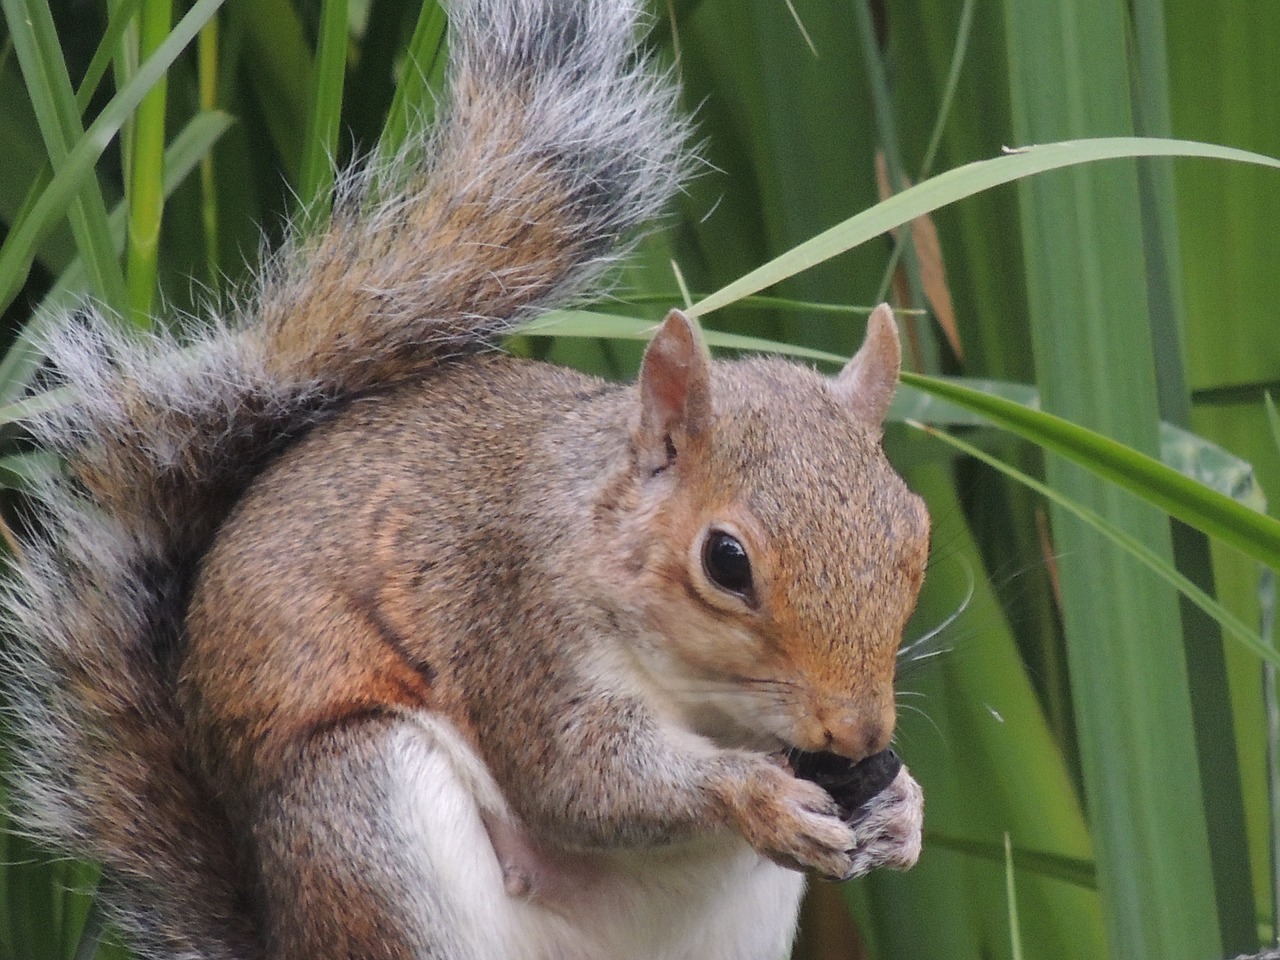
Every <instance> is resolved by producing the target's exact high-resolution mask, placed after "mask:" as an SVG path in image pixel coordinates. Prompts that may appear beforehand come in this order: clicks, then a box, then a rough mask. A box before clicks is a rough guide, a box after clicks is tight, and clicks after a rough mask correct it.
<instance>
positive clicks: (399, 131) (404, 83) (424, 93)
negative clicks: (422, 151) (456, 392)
mask: <svg viewBox="0 0 1280 960" xmlns="http://www.w3.org/2000/svg"><path fill="white" fill-rule="evenodd" d="M447 22H448V21H447V18H446V17H445V14H444V9H443V8H442V7H441V6H440V4H439V2H438V0H427V2H426V3H424V4H423V5H422V11H421V12H420V13H419V14H418V22H417V24H416V25H415V26H414V29H413V38H412V39H411V40H410V41H409V49H408V51H407V53H406V56H405V66H404V74H403V75H402V76H401V77H400V83H399V84H398V85H397V86H396V93H395V97H394V99H393V100H392V101H391V109H390V111H388V113H387V122H386V125H385V126H384V127H383V129H382V136H381V138H380V139H379V141H378V149H379V151H380V152H381V153H382V154H383V155H384V156H388V155H391V154H393V153H395V152H396V151H397V150H398V149H400V146H401V144H403V143H404V139H405V137H406V136H407V135H408V133H409V131H410V130H411V129H420V128H421V127H423V126H425V125H426V124H429V123H430V122H431V120H432V117H433V116H434V114H435V106H436V103H435V99H434V98H433V97H432V96H431V93H430V91H431V90H432V89H433V88H435V89H438V87H439V85H440V82H441V77H442V76H443V74H444V65H445V62H446V58H445V55H444V54H445V49H446V47H445V39H446V32H445V26H446V24H447Z"/></svg>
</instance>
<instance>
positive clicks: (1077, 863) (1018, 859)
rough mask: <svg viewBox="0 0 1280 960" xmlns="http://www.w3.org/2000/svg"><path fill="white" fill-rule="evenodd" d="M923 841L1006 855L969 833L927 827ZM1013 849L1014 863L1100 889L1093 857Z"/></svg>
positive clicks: (986, 856)
mask: <svg viewBox="0 0 1280 960" xmlns="http://www.w3.org/2000/svg"><path fill="white" fill-rule="evenodd" d="M924 842H925V844H926V845H927V846H939V847H946V848H947V849H948V850H955V851H958V852H959V853H964V854H968V855H969V856H971V857H981V858H982V859H983V860H988V861H990V862H992V863H1002V862H1004V859H1005V851H1004V850H1002V849H1001V848H1000V847H998V846H997V845H996V844H994V843H988V842H987V841H985V840H970V839H968V838H966V837H954V836H951V835H950V834H945V833H937V832H936V831H933V830H926V831H925V835H924ZM1011 853H1012V856H1013V863H1014V865H1015V866H1017V868H1018V869H1019V870H1025V871H1027V873H1034V874H1038V875H1039V876H1042V877H1049V878H1051V879H1054V880H1062V881H1065V882H1066V883H1069V884H1071V885H1072V886H1075V887H1079V888H1080V889H1082V890H1094V891H1096V890H1097V889H1098V874H1097V871H1096V870H1095V869H1094V865H1093V861H1091V860H1082V859H1080V858H1079V857H1064V856H1062V855H1061V854H1058V853H1046V852H1045V851H1043V850H1027V849H1025V848H1022V847H1013V848H1012V851H1011Z"/></svg>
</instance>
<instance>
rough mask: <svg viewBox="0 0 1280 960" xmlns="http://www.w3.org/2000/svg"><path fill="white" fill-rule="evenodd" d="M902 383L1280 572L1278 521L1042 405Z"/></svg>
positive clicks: (931, 382) (908, 378)
mask: <svg viewBox="0 0 1280 960" xmlns="http://www.w3.org/2000/svg"><path fill="white" fill-rule="evenodd" d="M902 380H903V383H906V384H908V385H910V386H912V387H916V388H918V389H920V390H923V391H925V392H926V393H930V394H933V395H934V396H938V397H942V398H944V399H946V400H948V401H950V402H952V403H954V404H956V405H957V406H961V407H966V408H968V409H970V410H973V411H975V412H977V413H980V414H982V415H983V416H984V417H986V418H987V419H988V420H989V421H990V422H991V423H994V424H995V425H997V426H999V427H1003V428H1004V429H1006V430H1009V431H1011V432H1012V433H1016V434H1017V435H1018V436H1020V437H1022V438H1024V439H1026V440H1030V441H1032V442H1033V443H1036V444H1038V445H1040V446H1041V447H1043V448H1044V449H1046V450H1049V451H1051V452H1053V453H1056V454H1059V455H1060V456H1063V457H1065V458H1067V459H1068V460H1071V461H1072V462H1073V463H1076V464H1078V465H1079V466H1081V467H1084V468H1085V469H1087V470H1089V471H1091V472H1092V473H1094V474H1095V475H1097V476H1098V477H1101V478H1102V479H1104V480H1109V481H1111V482H1113V483H1116V484H1117V485H1119V486H1120V487H1123V488H1124V489H1126V490H1128V491H1129V492H1131V493H1133V494H1134V495H1136V496H1138V497H1141V498H1142V499H1143V500H1146V501H1147V502H1148V503H1150V504H1153V505H1154V506H1156V507H1159V508H1160V509H1161V510H1163V511H1165V512H1167V513H1168V514H1169V515H1170V516H1174V517H1177V518H1178V519H1179V520H1182V521H1184V522H1186V523H1189V524H1190V525H1191V526H1193V527H1195V528H1196V529H1197V530H1203V531H1204V532H1205V533H1207V534H1209V535H1210V536H1212V537H1216V538H1218V539H1219V540H1222V541H1223V542H1224V543H1228V544H1230V545H1231V546H1233V547H1235V548H1236V549H1238V550H1240V551H1242V552H1243V553H1246V554H1248V555H1249V556H1251V557H1253V558H1254V559H1256V560H1258V561H1260V562H1261V563H1265V564H1266V565H1267V566H1269V567H1271V568H1272V569H1277V570H1280V521H1277V520H1275V519H1274V518H1272V517H1269V516H1267V515H1266V514H1261V513H1258V512H1256V511H1254V510H1250V509H1249V508H1248V507H1245V506H1243V505H1241V504H1239V503H1236V502H1235V501H1234V500H1232V499H1231V498H1230V497H1227V496H1224V495H1223V494H1221V493H1218V492H1217V491H1214V490H1210V489H1209V488H1207V487H1205V486H1204V485H1203V484H1200V483H1197V482H1196V481H1194V480H1191V479H1189V478H1187V477H1184V476H1183V475H1182V474H1180V473H1178V472H1177V471H1176V470H1172V469H1170V468H1169V467H1166V466H1165V465H1164V464H1162V463H1160V462H1159V461H1158V460H1155V459H1154V458H1152V457H1149V456H1147V455H1146V454H1144V453H1140V452H1138V451H1136V450H1134V449H1132V448H1131V447H1127V446H1125V445H1124V444H1121V443H1118V442H1116V441H1115V440H1111V439H1110V438H1108V437H1104V436H1102V435H1101V434H1099V433H1096V432H1094V431H1092V430H1089V429H1088V428H1086V427H1082V426H1080V425H1078V424H1075V423H1071V422H1070V421H1067V420H1064V419H1062V418H1061V417H1056V416H1054V415H1053V414H1051V413H1046V412H1044V411H1040V410H1029V409H1027V408H1026V407H1023V406H1021V405H1020V404H1017V403H1013V402H1012V401H1009V400H1004V399H1002V398H1000V397H996V396H992V395H990V394H986V393H982V392H980V391H977V390H969V389H966V388H965V387H962V386H959V385H958V384H956V383H954V382H948V381H945V380H939V379H934V378H930V377H921V376H918V375H916V374H903V377H902Z"/></svg>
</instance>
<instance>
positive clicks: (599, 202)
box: [4, 0, 685, 958]
mask: <svg viewBox="0 0 1280 960" xmlns="http://www.w3.org/2000/svg"><path fill="white" fill-rule="evenodd" d="M638 8H639V2H638V0H452V2H451V3H450V4H449V10H450V19H451V56H452V68H451V83H450V101H449V105H448V107H447V109H446V111H445V115H444V119H443V120H442V121H441V123H440V124H439V125H438V126H437V127H436V129H435V131H434V132H432V133H429V134H428V133H423V134H422V135H421V136H419V137H417V138H416V139H411V140H410V142H409V144H408V145H407V146H406V147H405V148H404V149H403V150H402V151H401V152H400V153H399V155H398V156H396V157H395V158H394V159H391V160H387V161H378V162H375V163H371V164H368V165H365V166H362V167H359V168H357V169H355V170H354V171H351V172H348V173H347V174H345V175H344V176H343V177H342V178H340V185H339V187H338V190H337V195H336V198H335V203H334V213H333V216H332V219H331V221H330V222H329V223H328V224H327V225H326V226H324V227H322V228H320V229H318V230H316V231H314V232H312V233H310V234H306V235H299V236H296V237H294V238H293V239H291V240H290V241H288V242H287V243H286V244H285V246H284V248H283V249H282V250H281V251H280V252H279V253H278V254H277V255H275V256H274V257H273V258H272V260H271V262H270V263H269V265H268V266H267V267H266V268H265V269H264V271H263V273H262V275H261V279H260V282H259V284H258V286H257V289H256V292H255V293H253V295H251V296H249V297H247V298H246V299H245V300H244V301H243V302H242V303H241V304H240V305H239V306H238V307H236V308H235V309H234V310H233V311H232V313H231V315H230V316H229V317H228V318H226V319H224V320H220V321H217V322H215V323H212V324H209V325H206V326H202V328H201V329H199V330H196V329H192V330H188V331H185V333H186V334H187V336H184V337H181V338H170V337H168V336H166V335H163V334H153V335H148V336H145V337H143V336H138V335H134V334H132V333H124V332H121V331H120V330H118V329H117V327H116V325H115V324H114V323H113V322H112V321H111V320H109V319H107V318H103V317H100V316H97V315H95V314H93V313H92V312H89V313H88V314H87V315H81V316H79V317H77V318H75V319H68V320H67V321H66V322H65V323H64V324H62V325H61V326H60V327H59V329H58V330H57V331H56V332H55V333H54V334H52V335H51V337H50V339H49V342H48V344H47V349H48V352H49V355H50V358H51V361H52V367H51V369H52V371H53V373H52V376H53V377H54V378H56V380H57V381H58V382H59V383H61V384H63V385H65V386H66V388H67V393H68V394H69V399H68V400H67V402H66V403H64V404H63V405H61V406H59V407H58V408H57V409H56V410H55V411H53V412H52V413H50V414H47V415H44V416H42V417H40V418H39V419H37V420H36V421H35V422H34V423H33V424H32V431H33V434H34V436H35V438H36V440H37V441H38V442H39V443H40V444H41V446H43V447H44V448H45V449H48V450H50V451H52V452H55V453H57V454H59V455H61V456H62V457H64V458H65V460H66V461H67V464H68V471H67V477H66V478H65V479H62V478H53V479H50V480H48V481H47V482H46V483H45V484H44V485H43V487H42V488H41V489H39V490H38V491H37V493H38V496H37V498H36V499H37V500H38V502H39V503H40V504H41V506H40V508H39V512H38V514H37V515H36V516H34V517H33V518H32V523H31V528H32V530H33V531H35V532H34V533H33V534H32V535H31V537H30V538H29V539H28V542H26V543H24V544H23V557H22V559H21V561H20V562H19V563H18V564H16V566H15V569H14V570H13V575H12V576H11V578H10V584H9V586H8V587H7V592H6V596H5V599H4V605H5V609H6V613H7V619H8V624H9V628H10V632H11V633H12V634H13V635H14V636H15V637H16V640H15V643H14V646H13V650H12V653H11V655H10V659H11V663H10V670H9V672H10V674H11V675H13V676H15V677H17V678H18V679H17V681H16V682H11V683H10V684H9V689H8V693H9V696H10V697H11V702H12V704H13V707H12V710H13V717H14V719H15V726H16V728H17V731H18V734H19V736H20V738H21V745H20V748H19V750H18V751H17V753H18V762H19V765H20V769H19V773H18V782H17V790H16V793H17V812H18V815H19V816H20V818H21V822H22V823H23V824H24V825H25V827H26V828H27V829H29V830H30V831H32V832H33V833H35V834H36V835H38V836H39V837H40V838H41V839H43V840H44V841H45V842H47V843H50V844H52V845H53V846H54V847H56V848H57V849H59V850H60V851H63V852H66V853H69V854H72V855H76V856H87V857H92V858H95V859H98V860H100V861H102V862H103V863H104V865H105V873H104V884H103V888H102V891H103V892H102V900H103V902H104V903H106V904H107V906H108V907H109V908H110V909H111V911H112V915H113V917H114V918H115V919H116V920H117V922H119V923H120V924H121V925H122V927H123V928H124V929H125V930H126V931H127V932H128V933H129V935H130V936H131V939H132V940H133V942H134V943H135V944H136V945H138V946H139V947H140V948H141V949H143V950H144V951H147V952H149V953H150V954H152V955H157V956H159V955H164V956H182V957H197V956H198V957H227V958H231V957H238V958H246V957H255V956H262V955H264V951H265V950H266V949H267V948H266V947H265V946H264V945H263V940H262V931H261V930H260V929H259V924H260V919H259V918H258V916H257V914H256V912H255V909H254V908H253V906H252V904H251V903H249V902H248V901H247V896H248V895H247V894H246V893H245V892H244V891H245V890H246V889H247V885H246V882H245V878H244V877H241V876H238V875H237V870H238V869H239V868H238V866H237V864H238V862H239V861H238V860H237V855H236V851H235V850H233V849H231V848H230V845H229V842H228V840H227V828H226V817H225V813H224V811H222V810H221V809H220V807H219V805H218V803H217V802H215V801H214V800H212V799H211V798H210V796H209V795H208V792H207V790H206V789H205V787H204V786H203V785H202V783H201V780H200V778H199V776H198V775H196V773H195V772H194V767H193V764H192V759H191V756H190V754H189V751H188V748H187V747H186V746H185V745H184V741H183V734H182V726H183V718H182V714H181V710H180V709H179V706H178V704H177V702H176V700H175V689H176V684H177V670H178V667H177V664H178V660H179V651H180V648H181V646H182V643H183V631H184V626H183V622H184V616H185V610H186V604H187V598H188V595H189V591H190V588H191V583H192V577H193V572H194V570H195V568H196V566H197V564H198V563H199V561H200V559H201V556H202V555H203V553H204V551H205V550H206V548H207V546H208V544H209V542H210V540H211V538H212V537H213V535H214V533H215V532H216V531H217V529H218V527H219V525H220V524H221V523H222V522H223V520H224V518H225V517H226V515H227V513H228V511H229V510H230V509H231V508H232V507H233V505H234V504H235V502H236V501H237V499H238V498H239V497H240V496H241V494H242V493H243V492H244V490H245V489H246V487H247V486H248V485H249V484H250V483H251V482H252V481H253V479H254V478H255V477H256V476H257V475H258V474H259V473H260V472H261V471H262V470H263V468H264V466H265V465H266V464H267V463H268V462H269V461H270V460H271V459H272V458H273V457H274V456H276V455H277V454H278V453H279V452H280V451H281V450H282V449H284V447H285V446H286V445H287V444H288V443H289V442H290V441H291V440H292V439H294V438H296V437H297V436H298V435H299V434H300V433H301V432H303V431H305V430H306V429H307V428H309V427H310V426H312V425H314V424H315V423H317V422H318V421H320V420H323V419H324V418H326V417H327V416H328V415H329V414H330V412H331V411H333V410H335V409H337V408H340V407H341V406H342V405H344V404H345V403H347V402H348V401H349V400H350V399H351V398H353V397H355V396H358V395H360V394H361V393H363V392H365V391H368V390H370V389H371V388H375V387H378V386H381V385H383V384H387V383H390V382H394V381H397V380H401V379H404V378H407V377H414V376H420V375H423V374H425V373H429V372H430V371H431V370H432V369H433V368H434V367H436V366H437V365H438V364H441V363H444V362H448V359H449V358H451V357H455V356H458V355H462V354H467V353H472V352H474V351H476V350H478V349H483V348H485V347H488V346H490V345H492V344H493V342H494V341H495V340H496V339H497V338H498V337H500V336H501V335H502V334H503V333H504V332H506V331H508V330H510V329H511V328H512V327H513V326H514V325H515V324H517V323H518V322H520V321H522V320H523V319H525V318H528V317H530V316H532V315H533V313H534V312H535V311H537V310H539V309H544V308H548V307H553V306H558V305H561V304H563V303H564V302H565V301H566V300H567V299H569V298H572V297H574V296H577V295H580V294H581V293H583V292H584V291H585V290H586V289H587V288H588V286H589V284H590V283H591V281H592V280H593V279H595V278H596V277H597V276H598V275H599V273H600V272H601V269H602V268H603V267H604V266H605V265H607V264H608V263H609V262H610V261H611V259H613V258H614V257H615V256H616V255H617V253H618V251H619V248H620V245H621V244H622V243H623V242H624V240H625V238H626V236H627V235H628V233H630V232H631V231H633V230H634V229H635V228H636V227H637V226H639V225H641V224H643V223H644V222H645V221H646V220H648V219H649V218H651V217H652V216H654V215H655V214H656V213H657V212H658V211H659V209H660V208H661V207H662V205H663V204H664V203H665V202H666V201H667V200H668V199H669V196H670V194H671V193H672V192H673V190H674V189H675V188H676V187H677V185H678V182H679V180H680V177H681V175H682V172H683V167H684V163H685V161H684V157H685V154H684V149H683V142H682V141H683V139H684V127H683V125H682V124H681V122H680V121H679V120H678V119H677V118H676V116H675V112H674V101H675V94H674V89H673V87H672V86H671V85H670V84H669V83H667V82H666V81H665V80H664V79H663V78H662V77H661V76H660V75H659V74H658V73H656V72H655V70H654V68H653V67H652V65H651V64H650V63H648V62H646V61H645V60H643V59H642V58H641V59H638V58H637V57H636V56H635V54H634V40H635V38H634V32H635V30H636V24H637V20H638V18H639V10H638Z"/></svg>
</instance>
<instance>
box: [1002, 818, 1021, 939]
mask: <svg viewBox="0 0 1280 960" xmlns="http://www.w3.org/2000/svg"><path fill="white" fill-rule="evenodd" d="M1004 886H1005V893H1006V894H1007V895H1008V898H1009V944H1010V947H1011V949H1012V953H1013V960H1022V933H1021V931H1020V930H1019V928H1018V895H1017V891H1016V890H1015V889H1014V886H1013V845H1012V844H1011V843H1010V842H1009V834H1007V833H1006V834H1005V835H1004Z"/></svg>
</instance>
